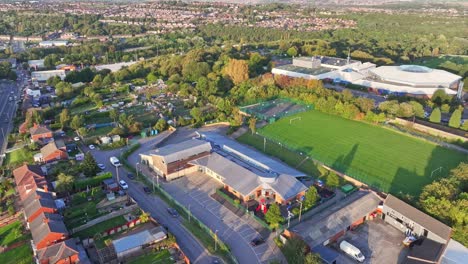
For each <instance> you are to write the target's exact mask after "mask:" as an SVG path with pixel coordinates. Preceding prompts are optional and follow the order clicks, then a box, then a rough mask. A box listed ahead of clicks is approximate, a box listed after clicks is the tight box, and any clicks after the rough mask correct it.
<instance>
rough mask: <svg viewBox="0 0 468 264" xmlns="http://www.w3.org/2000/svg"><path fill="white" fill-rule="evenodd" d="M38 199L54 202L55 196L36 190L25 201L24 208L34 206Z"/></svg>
mask: <svg viewBox="0 0 468 264" xmlns="http://www.w3.org/2000/svg"><path fill="white" fill-rule="evenodd" d="M37 199H46V200H54V195H53V194H52V193H50V192H43V191H39V190H36V191H34V192H31V193H30V194H29V195H28V197H26V198H25V199H24V201H23V204H24V206H28V205H29V204H32V203H33V202H34V200H37Z"/></svg>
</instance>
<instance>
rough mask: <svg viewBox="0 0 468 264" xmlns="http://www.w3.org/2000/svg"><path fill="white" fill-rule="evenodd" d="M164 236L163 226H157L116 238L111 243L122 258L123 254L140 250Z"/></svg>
mask: <svg viewBox="0 0 468 264" xmlns="http://www.w3.org/2000/svg"><path fill="white" fill-rule="evenodd" d="M166 238H167V234H166V231H165V230H164V228H163V227H161V226H158V227H155V228H153V229H150V230H143V231H141V232H138V233H135V234H132V235H129V236H125V237H123V238H119V239H116V240H114V241H112V244H113V245H114V249H115V252H116V253H117V257H118V258H119V259H122V258H124V257H125V256H128V255H132V254H134V253H135V252H139V251H141V250H142V249H143V248H144V247H147V246H148V245H151V244H154V243H157V242H159V241H162V240H164V239H166Z"/></svg>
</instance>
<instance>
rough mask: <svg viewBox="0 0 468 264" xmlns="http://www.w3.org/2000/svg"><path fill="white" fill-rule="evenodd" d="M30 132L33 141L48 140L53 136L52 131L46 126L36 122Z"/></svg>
mask: <svg viewBox="0 0 468 264" xmlns="http://www.w3.org/2000/svg"><path fill="white" fill-rule="evenodd" d="M29 133H30V134H31V141H32V142H41V141H42V142H48V141H50V140H51V139H52V138H53V134H52V131H50V130H49V129H48V128H47V127H45V126H41V125H37V124H34V126H33V127H31V128H30V129H29Z"/></svg>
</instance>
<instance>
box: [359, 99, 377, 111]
mask: <svg viewBox="0 0 468 264" xmlns="http://www.w3.org/2000/svg"><path fill="white" fill-rule="evenodd" d="M354 103H355V104H356V106H357V107H359V109H361V112H363V113H367V112H369V111H370V110H372V109H373V108H374V105H375V101H374V100H373V99H370V98H365V97H359V98H357V99H356V100H355V101H354Z"/></svg>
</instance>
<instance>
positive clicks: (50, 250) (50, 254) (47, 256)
mask: <svg viewBox="0 0 468 264" xmlns="http://www.w3.org/2000/svg"><path fill="white" fill-rule="evenodd" d="M76 254H78V248H77V246H76V243H75V242H74V241H73V240H72V239H67V240H65V241H62V242H60V243H57V244H54V245H52V246H48V247H46V248H42V249H39V250H38V251H37V258H38V259H39V261H41V260H47V261H48V263H57V262H58V261H59V260H61V259H66V258H68V257H71V256H73V255H76Z"/></svg>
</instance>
